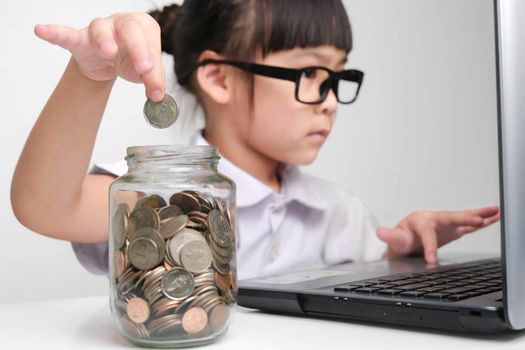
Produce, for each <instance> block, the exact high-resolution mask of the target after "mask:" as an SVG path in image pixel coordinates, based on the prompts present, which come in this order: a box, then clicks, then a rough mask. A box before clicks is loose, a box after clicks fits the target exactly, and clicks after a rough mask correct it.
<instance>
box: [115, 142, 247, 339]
mask: <svg viewBox="0 0 525 350" xmlns="http://www.w3.org/2000/svg"><path fill="white" fill-rule="evenodd" d="M219 159H220V157H219V155H218V152H217V149H216V148H215V147H213V146H146V147H130V148H128V150H127V157H126V160H127V162H128V172H127V173H126V174H125V175H123V176H121V177H120V178H118V179H116V180H115V181H114V182H113V183H112V184H111V187H110V197H109V210H110V216H109V218H110V226H109V231H110V239H109V251H110V253H109V258H110V264H109V265H110V305H111V312H112V316H113V319H114V321H115V323H116V325H117V328H118V329H119V331H120V333H121V334H122V335H123V336H124V337H125V338H127V339H128V340H129V341H130V342H131V343H133V344H135V345H139V346H145V347H159V348H162V347H186V346H193V345H201V344H207V343H210V342H212V341H214V340H215V339H217V338H218V337H219V336H221V335H222V334H224V332H225V331H226V330H227V328H228V324H229V322H230V318H231V315H232V313H233V309H234V308H235V304H236V296H237V281H236V275H237V274H236V259H235V256H236V254H235V253H236V249H235V246H236V234H235V228H236V220H235V216H236V211H235V208H236V206H235V205H236V204H235V184H234V183H233V181H232V180H230V179H229V178H227V177H225V176H224V175H222V174H220V173H219V172H218V170H217V164H218V162H219Z"/></svg>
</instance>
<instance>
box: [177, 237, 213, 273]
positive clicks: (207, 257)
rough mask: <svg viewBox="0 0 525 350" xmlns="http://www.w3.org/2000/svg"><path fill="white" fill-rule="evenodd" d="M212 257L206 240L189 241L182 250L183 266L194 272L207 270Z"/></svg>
mask: <svg viewBox="0 0 525 350" xmlns="http://www.w3.org/2000/svg"><path fill="white" fill-rule="evenodd" d="M212 259H213V258H212V255H211V251H210V248H209V247H208V244H206V242H205V241H191V242H188V243H186V244H185V245H184V246H183V247H182V248H181V250H180V260H181V262H182V266H184V267H185V268H186V269H187V270H188V271H190V272H193V273H199V272H203V271H206V270H207V269H208V267H210V265H211V262H212Z"/></svg>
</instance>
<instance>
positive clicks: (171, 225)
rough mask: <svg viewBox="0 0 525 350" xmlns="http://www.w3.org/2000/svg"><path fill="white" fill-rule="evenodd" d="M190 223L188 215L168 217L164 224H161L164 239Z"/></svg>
mask: <svg viewBox="0 0 525 350" xmlns="http://www.w3.org/2000/svg"><path fill="white" fill-rule="evenodd" d="M187 223H188V217H187V216H186V215H179V216H176V217H174V218H171V219H168V220H167V221H166V222H164V223H163V224H162V225H160V230H159V233H160V235H161V236H162V237H163V238H164V239H169V238H171V237H173V236H175V234H176V233H177V232H179V231H180V230H182V229H183V228H184V227H186V224H187Z"/></svg>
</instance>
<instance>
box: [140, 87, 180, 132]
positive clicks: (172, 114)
mask: <svg viewBox="0 0 525 350" xmlns="http://www.w3.org/2000/svg"><path fill="white" fill-rule="evenodd" d="M144 117H145V118H146V121H147V122H148V123H149V124H150V125H151V126H153V127H155V128H158V129H165V128H167V127H169V126H171V125H173V123H175V122H176V121H177V118H178V117H179V106H178V105H177V102H176V101H175V99H174V98H173V97H171V96H170V95H168V94H166V95H165V97H164V99H163V100H162V101H161V102H154V101H152V100H150V99H149V98H148V99H147V101H146V103H145V104H144Z"/></svg>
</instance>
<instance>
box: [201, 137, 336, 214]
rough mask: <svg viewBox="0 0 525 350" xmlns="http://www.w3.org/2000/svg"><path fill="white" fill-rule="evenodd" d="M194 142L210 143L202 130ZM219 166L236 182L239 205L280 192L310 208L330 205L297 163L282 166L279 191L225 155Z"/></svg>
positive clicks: (220, 169) (247, 204) (286, 198)
mask: <svg viewBox="0 0 525 350" xmlns="http://www.w3.org/2000/svg"><path fill="white" fill-rule="evenodd" d="M191 143H192V144H194V145H202V146H209V145H210V144H209V143H208V141H206V139H205V138H204V137H203V136H202V130H200V131H198V132H196V133H195V135H194V136H193V138H192V140H191ZM219 152H220V150H219ZM218 169H219V171H220V172H221V173H222V174H224V175H226V176H228V177H230V178H231V179H232V180H233V181H234V182H235V185H236V188H237V191H236V197H237V206H238V207H249V206H252V205H255V204H257V203H259V202H261V201H263V200H265V199H266V198H267V197H270V196H272V195H274V196H280V197H282V199H283V200H284V201H296V202H298V203H299V204H301V205H303V206H305V207H307V208H313V209H318V210H324V209H326V208H327V207H328V202H327V201H326V199H325V198H323V197H322V196H320V195H319V193H318V191H316V190H315V188H314V187H313V186H312V184H311V183H310V181H308V177H307V176H306V175H304V174H303V173H302V172H301V171H300V170H299V168H298V167H297V166H294V165H284V166H283V167H282V168H281V169H280V174H281V192H280V193H276V192H275V191H274V190H273V189H272V188H271V187H269V186H267V185H266V184H264V183H262V182H261V181H260V180H258V179H257V178H255V177H253V176H252V175H250V174H248V173H247V172H246V171H244V170H242V169H241V168H239V167H238V166H236V165H235V164H233V163H232V162H231V161H229V160H228V159H227V158H225V157H223V156H222V155H221V160H220V161H219V165H218Z"/></svg>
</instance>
